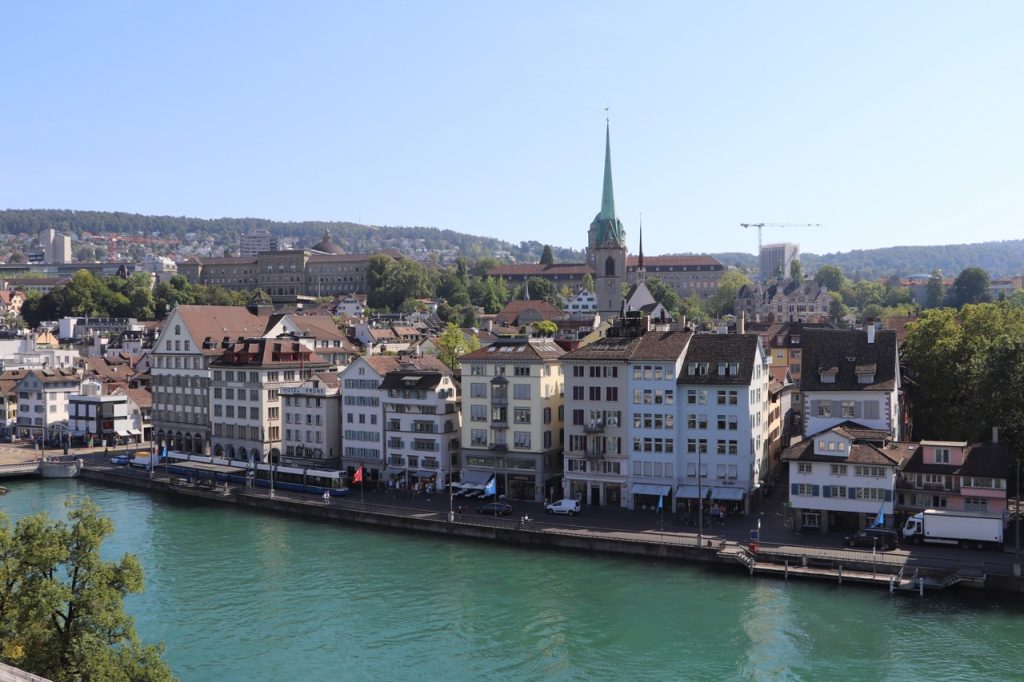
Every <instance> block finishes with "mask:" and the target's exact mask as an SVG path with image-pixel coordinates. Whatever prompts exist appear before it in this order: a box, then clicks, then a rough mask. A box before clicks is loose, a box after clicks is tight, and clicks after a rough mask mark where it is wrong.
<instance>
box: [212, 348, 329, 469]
mask: <svg viewBox="0 0 1024 682" xmlns="http://www.w3.org/2000/svg"><path fill="white" fill-rule="evenodd" d="M210 368H211V373H212V378H211V382H210V388H211V391H210V410H211V421H212V424H213V438H212V441H211V444H212V447H213V456H214V457H225V458H227V459H235V460H246V459H249V460H253V461H257V462H267V461H274V462H279V461H280V458H281V425H282V423H283V421H284V420H283V418H282V416H281V413H282V404H283V402H284V401H283V400H281V395H280V393H281V390H282V389H285V388H294V387H297V386H300V385H302V384H303V382H305V381H306V380H308V379H309V378H310V377H311V376H312V374H313V373H314V372H320V371H324V370H326V369H327V368H328V365H327V363H326V362H324V361H323V360H322V359H321V358H320V357H319V356H318V355H317V354H316V353H314V352H313V351H311V350H309V348H307V347H306V346H304V345H303V344H301V343H299V342H298V341H288V340H279V339H266V338H252V339H246V340H244V341H239V342H237V343H234V344H231V345H230V346H228V347H227V348H226V349H224V353H223V354H222V355H221V356H220V357H219V358H216V359H214V360H213V361H211V362H210Z"/></svg>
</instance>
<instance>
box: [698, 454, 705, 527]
mask: <svg viewBox="0 0 1024 682" xmlns="http://www.w3.org/2000/svg"><path fill="white" fill-rule="evenodd" d="M701 482H702V481H701V475H700V444H699V443H698V444H697V546H698V547H703V546H704V492H703V490H702V489H701Z"/></svg>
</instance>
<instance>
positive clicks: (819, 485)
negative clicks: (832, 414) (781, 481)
mask: <svg viewBox="0 0 1024 682" xmlns="http://www.w3.org/2000/svg"><path fill="white" fill-rule="evenodd" d="M913 451H914V449H913V448H908V447H907V444H906V443H902V444H900V443H884V444H883V443H882V442H877V441H876V442H869V441H865V440H860V439H858V438H857V434H856V433H854V432H853V431H851V429H849V428H846V427H841V426H840V427H834V428H831V429H828V430H825V431H822V432H821V433H817V434H815V435H814V436H813V437H812V438H809V439H807V440H805V441H802V442H800V443H798V444H797V445H794V446H793V447H791V448H788V449H786V450H785V451H783V453H782V460H783V462H786V463H788V465H789V486H790V490H789V502H790V508H791V509H792V510H793V523H794V525H793V528H794V529H795V530H797V531H800V530H815V531H817V530H820V531H821V532H822V533H825V532H828V531H829V530H830V529H846V530H857V529H859V528H864V527H865V526H870V525H872V524H873V523H874V522H875V520H876V519H877V518H878V514H879V512H883V516H884V519H885V522H886V524H885V525H886V526H887V527H890V528H891V527H892V526H893V522H892V519H893V494H894V491H895V489H896V475H897V472H898V470H899V466H900V464H901V463H902V462H903V461H904V460H905V459H909V457H910V456H911V455H912V454H913Z"/></svg>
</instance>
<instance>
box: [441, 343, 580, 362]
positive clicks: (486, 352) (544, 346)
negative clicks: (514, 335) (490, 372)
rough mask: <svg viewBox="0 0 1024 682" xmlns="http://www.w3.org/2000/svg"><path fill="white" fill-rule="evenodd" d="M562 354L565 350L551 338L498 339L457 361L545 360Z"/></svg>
mask: <svg viewBox="0 0 1024 682" xmlns="http://www.w3.org/2000/svg"><path fill="white" fill-rule="evenodd" d="M506 348H507V349H508V350H505V349H506ZM520 349H522V350H520ZM563 355H565V351H564V350H562V349H561V348H560V347H559V346H558V345H557V344H556V343H555V342H554V341H553V340H551V339H532V340H527V339H524V338H518V339H498V340H496V341H494V342H493V343H491V344H490V345H488V346H487V347H486V348H481V349H479V350H475V351H473V352H472V353H467V354H466V355H463V356H462V357H461V358H459V362H499V361H501V362H508V361H513V362H545V361H549V360H557V359H559V358H560V357H562V356H563Z"/></svg>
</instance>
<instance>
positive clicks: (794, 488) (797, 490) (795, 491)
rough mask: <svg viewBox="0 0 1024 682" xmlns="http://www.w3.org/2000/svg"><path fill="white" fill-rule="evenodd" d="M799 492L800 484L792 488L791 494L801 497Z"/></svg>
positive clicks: (795, 484)
mask: <svg viewBox="0 0 1024 682" xmlns="http://www.w3.org/2000/svg"><path fill="white" fill-rule="evenodd" d="M799 490H800V484H799V483H794V484H793V485H791V486H790V493H791V494H793V495H799V494H800V493H799Z"/></svg>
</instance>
